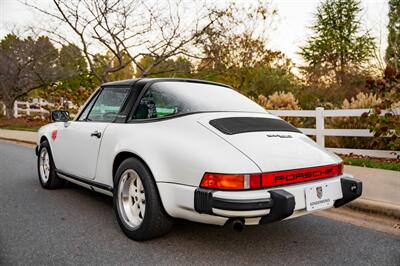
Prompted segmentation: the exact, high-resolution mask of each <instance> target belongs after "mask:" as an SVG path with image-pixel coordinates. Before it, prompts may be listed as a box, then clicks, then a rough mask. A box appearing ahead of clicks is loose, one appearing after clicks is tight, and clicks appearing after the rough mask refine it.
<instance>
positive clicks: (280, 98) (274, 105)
mask: <svg viewBox="0 0 400 266" xmlns="http://www.w3.org/2000/svg"><path fill="white" fill-rule="evenodd" d="M257 102H258V104H260V105H261V106H263V107H264V108H265V109H267V110H300V109H301V108H300V105H299V102H298V101H297V99H296V97H294V95H293V94H292V93H291V92H283V91H280V92H274V93H273V94H272V95H269V96H268V98H267V97H265V96H264V95H259V96H258V100H257ZM284 119H285V120H286V121H287V122H289V123H291V124H293V125H294V126H296V127H301V126H302V120H301V119H300V118H298V117H284Z"/></svg>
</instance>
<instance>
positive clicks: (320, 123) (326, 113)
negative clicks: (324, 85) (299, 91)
mask: <svg viewBox="0 0 400 266" xmlns="http://www.w3.org/2000/svg"><path fill="white" fill-rule="evenodd" d="M268 111H269V112H270V113H272V114H274V115H277V116H280V117H315V128H299V129H300V130H301V131H302V132H303V133H304V134H306V135H313V136H316V140H317V143H318V144H319V145H321V146H323V147H325V136H338V137H373V136H374V134H373V133H372V132H370V131H369V130H368V129H326V128H325V122H324V118H325V117H360V116H361V115H362V114H363V113H365V112H369V111H370V109H341V110H325V109H324V108H322V107H317V108H315V110H268ZM384 113H385V112H382V115H383V114H384ZM395 114H396V115H400V108H397V109H395ZM399 119H400V116H399ZM327 149H328V150H331V151H333V152H336V153H341V154H349V153H353V154H358V155H366V156H373V157H380V158H396V157H398V156H400V151H390V150H366V149H343V148H327Z"/></svg>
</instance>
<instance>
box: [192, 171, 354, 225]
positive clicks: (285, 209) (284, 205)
mask: <svg viewBox="0 0 400 266" xmlns="http://www.w3.org/2000/svg"><path fill="white" fill-rule="evenodd" d="M319 181H323V180H319ZM338 181H340V190H341V194H342V197H341V198H337V199H334V207H340V206H342V205H344V204H346V203H348V202H350V201H352V200H354V199H356V198H358V197H359V196H361V193H362V182H361V181H359V180H357V179H354V178H349V177H341V178H340V179H339V180H338ZM314 183H315V182H314ZM303 185H304V184H303ZM295 190H296V189H293V188H291V189H285V188H283V189H275V190H270V191H268V193H269V197H265V198H261V197H260V198H258V199H254V198H253V199H246V198H242V199H232V198H223V197H222V195H221V193H220V192H219V191H215V190H209V189H202V188H197V189H196V191H195V196H194V207H195V210H196V211H197V212H199V213H206V214H211V215H222V216H225V217H229V218H233V217H242V216H244V217H246V215H249V216H258V215H262V216H261V219H260V221H259V223H260V224H265V223H271V222H274V221H279V220H283V219H285V218H287V217H289V216H291V215H292V214H293V213H294V211H295V209H296V196H295V194H296V193H293V194H292V193H291V192H295ZM298 198H299V197H298ZM266 210H268V211H266ZM246 212H247V213H246ZM264 212H267V214H264Z"/></svg>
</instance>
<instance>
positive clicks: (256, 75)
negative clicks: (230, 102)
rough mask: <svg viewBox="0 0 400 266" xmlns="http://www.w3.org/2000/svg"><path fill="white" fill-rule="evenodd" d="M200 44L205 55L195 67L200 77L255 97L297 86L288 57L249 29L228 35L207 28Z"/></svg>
mask: <svg viewBox="0 0 400 266" xmlns="http://www.w3.org/2000/svg"><path fill="white" fill-rule="evenodd" d="M201 45H202V49H203V51H204V54H205V58H206V59H204V60H202V61H201V63H200V65H199V67H198V68H197V72H196V75H195V76H197V77H199V78H205V79H209V80H213V81H216V82H222V83H227V84H230V85H232V86H233V87H234V88H236V89H238V90H240V91H241V92H242V93H244V94H246V95H248V96H251V97H254V98H257V97H258V95H260V94H263V95H269V94H272V93H273V92H275V91H291V90H295V89H296V88H297V86H298V84H297V81H296V78H295V76H294V75H293V74H292V73H291V72H290V69H291V65H292V64H291V62H290V60H289V59H288V58H287V57H285V55H284V54H282V53H281V52H279V51H273V50H270V49H268V48H267V47H266V43H265V40H263V39H262V38H260V37H257V36H254V35H253V34H252V33H251V32H245V33H241V34H233V35H228V36H224V35H219V34H217V33H214V32H210V36H209V37H208V38H205V40H204V42H203V43H202V44H201Z"/></svg>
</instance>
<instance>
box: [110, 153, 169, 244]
mask: <svg viewBox="0 0 400 266" xmlns="http://www.w3.org/2000/svg"><path fill="white" fill-rule="evenodd" d="M113 202H114V211H115V214H116V217H117V221H118V224H119V226H120V227H121V229H122V231H123V232H124V233H125V235H126V236H128V237H129V238H130V239H133V240H137V241H142V240H148V239H151V238H155V237H159V236H162V235H164V234H166V233H168V232H169V231H170V230H171V228H172V225H173V219H172V218H171V217H170V216H169V215H168V214H167V213H166V212H165V210H164V208H163V206H162V204H161V199H160V196H159V194H158V190H157V187H156V184H155V181H154V178H153V176H152V174H151V172H150V171H149V169H148V168H147V167H146V166H145V165H144V164H143V163H142V162H141V161H139V160H137V159H135V158H128V159H126V160H125V161H123V162H122V163H121V164H120V166H119V167H118V170H117V172H116V174H115V177H114V196H113Z"/></svg>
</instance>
